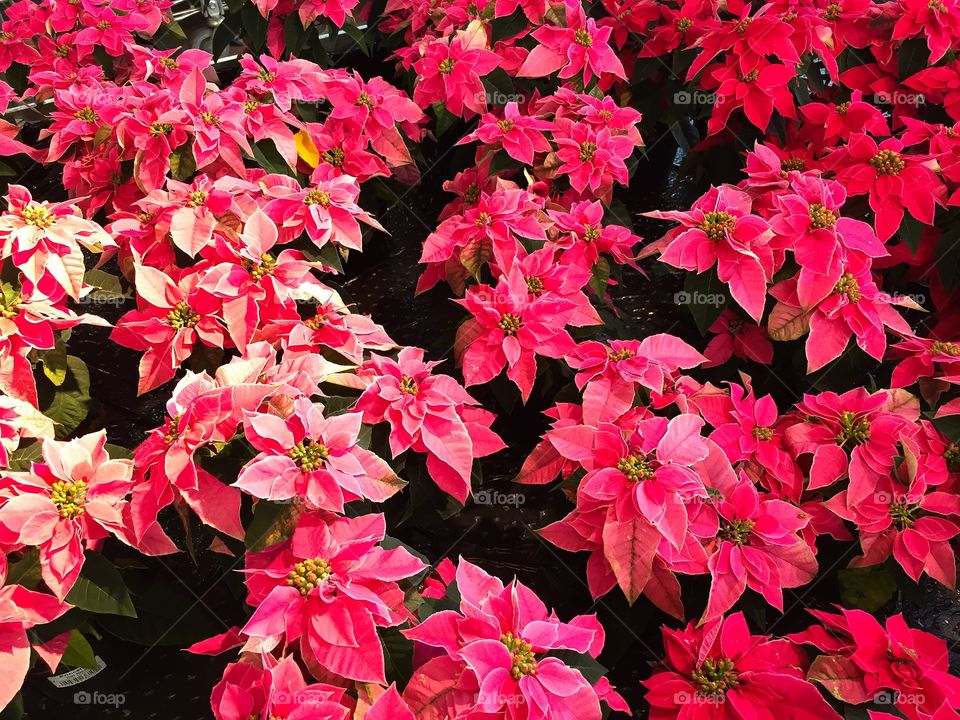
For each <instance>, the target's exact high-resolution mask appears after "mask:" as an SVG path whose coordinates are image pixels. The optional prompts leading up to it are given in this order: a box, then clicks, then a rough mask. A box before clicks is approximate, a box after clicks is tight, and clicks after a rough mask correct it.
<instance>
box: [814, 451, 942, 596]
mask: <svg viewBox="0 0 960 720" xmlns="http://www.w3.org/2000/svg"><path fill="white" fill-rule="evenodd" d="M900 442H901V447H902V450H901V453H902V456H903V458H904V461H903V462H902V463H901V464H900V465H899V466H898V467H896V468H895V469H894V470H893V471H892V473H891V474H890V475H885V476H883V477H881V478H880V479H879V481H878V482H877V485H876V487H875V489H874V491H873V492H872V493H870V494H869V495H867V496H866V497H864V498H863V499H862V500H860V501H859V502H856V503H851V502H850V497H849V494H848V492H847V491H846V490H842V491H841V492H839V493H837V494H836V495H834V496H833V497H832V498H830V499H829V500H828V501H826V502H825V503H824V506H825V507H826V508H827V509H829V510H830V511H831V512H833V513H835V514H836V515H838V516H839V517H841V518H843V519H844V520H848V521H851V522H853V523H854V524H855V525H856V526H857V538H858V540H859V542H860V548H861V550H863V555H862V556H861V557H859V558H855V559H854V560H853V562H851V567H869V566H871V565H878V564H880V563H882V562H884V561H886V560H887V558H889V557H891V556H892V557H893V558H894V559H895V560H896V561H897V562H898V563H899V564H900V566H901V567H902V568H903V569H904V572H906V573H907V575H909V576H910V577H911V578H912V579H913V580H914V581H915V582H916V581H919V579H920V576H921V575H922V574H924V573H926V574H927V575H929V576H930V577H932V578H934V579H935V580H937V581H939V582H941V583H943V584H944V585H946V586H947V587H949V588H954V587H956V583H957V569H956V562H955V560H956V558H955V555H954V552H953V550H952V548H951V547H950V540H951V539H952V538H954V537H956V536H957V535H960V524H958V523H957V520H956V519H954V520H949V519H947V517H949V516H954V518H956V516H960V498H958V497H957V496H956V495H954V494H953V493H949V492H942V491H936V490H934V491H931V489H930V487H929V485H928V484H927V481H926V477H925V476H926V474H927V473H926V468H927V463H928V460H927V454H926V453H924V452H923V451H922V449H921V447H920V446H919V444H918V443H916V441H914V440H913V439H911V438H909V437H906V436H901V438H900ZM934 479H936V477H934Z"/></svg>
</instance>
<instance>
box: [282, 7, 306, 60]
mask: <svg viewBox="0 0 960 720" xmlns="http://www.w3.org/2000/svg"><path fill="white" fill-rule="evenodd" d="M306 36H307V34H306V32H305V31H304V28H303V23H302V22H300V14H299V13H292V14H290V15H287V19H286V20H285V21H284V22H283V40H284V42H285V43H286V45H287V50H289V51H290V54H291V55H292V56H294V57H296V56H297V55H298V54H299V53H300V48H302V47H303V40H304V38H305V37H306Z"/></svg>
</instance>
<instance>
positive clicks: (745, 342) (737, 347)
mask: <svg viewBox="0 0 960 720" xmlns="http://www.w3.org/2000/svg"><path fill="white" fill-rule="evenodd" d="M707 330H708V331H709V332H711V333H714V337H712V338H711V339H710V342H708V343H707V347H705V348H704V350H703V354H704V356H706V358H707V360H708V361H709V362H707V363H705V364H704V365H703V367H715V366H717V365H722V364H723V363H725V362H726V361H727V360H729V359H730V358H732V357H734V356H736V357H738V358H740V359H741V360H752V361H753V362H758V363H762V364H764V365H769V364H770V363H771V362H772V361H773V344H772V343H771V342H770V337H769V336H768V335H767V332H766V330H765V328H763V327H761V326H759V325H756V324H755V323H751V322H746V321H744V320H743V319H742V318H740V317H738V316H737V313H735V312H734V311H733V310H731V309H730V308H724V309H723V312H721V313H720V315H719V316H718V317H717V319H716V320H714V321H713V324H712V325H710V327H709V328H707Z"/></svg>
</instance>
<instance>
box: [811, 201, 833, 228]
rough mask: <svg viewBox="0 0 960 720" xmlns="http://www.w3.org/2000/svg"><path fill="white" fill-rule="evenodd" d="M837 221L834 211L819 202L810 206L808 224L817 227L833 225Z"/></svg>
mask: <svg viewBox="0 0 960 720" xmlns="http://www.w3.org/2000/svg"><path fill="white" fill-rule="evenodd" d="M836 222H837V216H836V215H835V214H834V212H833V211H832V210H830V209H828V208H827V207H825V206H824V205H821V204H820V203H814V204H813V205H811V206H810V225H811V227H815V228H818V229H823V228H828V227H833V226H834V225H835V224H836Z"/></svg>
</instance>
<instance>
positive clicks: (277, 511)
mask: <svg viewBox="0 0 960 720" xmlns="http://www.w3.org/2000/svg"><path fill="white" fill-rule="evenodd" d="M293 509H294V506H293V505H291V504H289V503H288V504H283V503H275V502H268V501H267V500H261V501H259V502H258V503H257V506H256V508H255V509H254V511H253V520H252V521H251V522H250V526H249V527H248V528H247V532H246V534H245V535H244V543H245V544H246V546H247V549H248V550H252V551H259V550H263V549H264V548H266V547H269V546H270V545H274V544H276V543H278V542H281V541H283V540H286V539H287V538H288V537H290V534H291V533H292V532H293V527H294V525H296V513H294V512H293Z"/></svg>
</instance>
